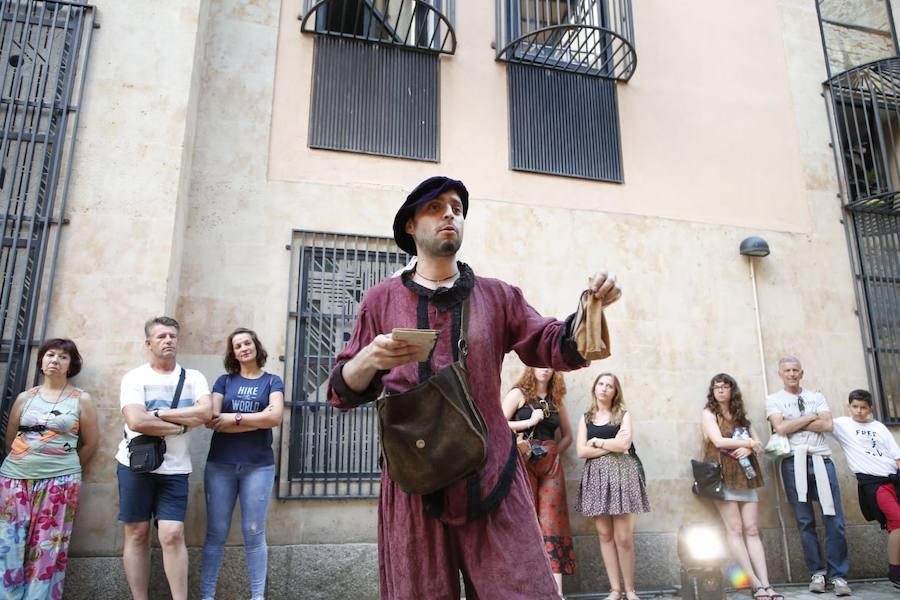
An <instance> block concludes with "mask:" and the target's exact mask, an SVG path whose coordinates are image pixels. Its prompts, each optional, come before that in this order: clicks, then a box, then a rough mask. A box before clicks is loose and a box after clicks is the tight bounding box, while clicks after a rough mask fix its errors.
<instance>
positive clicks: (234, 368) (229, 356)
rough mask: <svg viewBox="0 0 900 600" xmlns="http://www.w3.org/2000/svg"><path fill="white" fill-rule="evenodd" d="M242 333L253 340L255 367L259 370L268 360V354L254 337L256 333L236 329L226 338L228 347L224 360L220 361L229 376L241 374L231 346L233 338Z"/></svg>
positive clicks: (244, 328)
mask: <svg viewBox="0 0 900 600" xmlns="http://www.w3.org/2000/svg"><path fill="white" fill-rule="evenodd" d="M242 333H246V334H247V335H249V336H250V339H252V340H253V345H254V346H256V366H257V367H259V368H260V369H261V368H263V366H264V365H265V364H266V359H267V358H269V353H268V352H266V349H265V348H263V345H262V342H260V341H259V337H258V336H257V335H256V332H255V331H253V330H252V329H247V328H246V327H238V328H237V329H235V330H234V331H232V332H231V335H229V336H228V347H227V348H225V360H224V361H222V362H223V363H224V364H225V370H226V371H227V372H228V374H229V375H237V374H238V373H240V372H241V363H240V362H238V359H237V357H236V356H235V355H234V345H233V344H232V342H233V340H234V336H236V335H240V334H242Z"/></svg>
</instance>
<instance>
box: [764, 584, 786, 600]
mask: <svg viewBox="0 0 900 600" xmlns="http://www.w3.org/2000/svg"><path fill="white" fill-rule="evenodd" d="M766 591H768V592H769V598H771V599H772V600H784V594H779V593H778V592H776V591H775V588H773V587H772V586H771V585H770V586H769V587H767V588H766Z"/></svg>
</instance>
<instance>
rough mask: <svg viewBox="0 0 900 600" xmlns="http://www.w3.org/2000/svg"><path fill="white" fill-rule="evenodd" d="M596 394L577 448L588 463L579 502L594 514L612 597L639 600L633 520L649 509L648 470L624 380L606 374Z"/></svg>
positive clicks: (595, 387) (596, 386) (597, 384)
mask: <svg viewBox="0 0 900 600" xmlns="http://www.w3.org/2000/svg"><path fill="white" fill-rule="evenodd" d="M591 396H592V401H591V408H590V410H589V411H588V412H587V413H586V414H585V415H584V418H583V419H580V420H579V423H578V441H577V446H576V448H577V451H578V456H579V458H584V459H585V464H584V471H583V472H582V475H581V486H580V488H579V490H578V501H577V502H576V503H575V505H576V507H577V508H578V511H579V512H581V513H582V514H584V515H585V516H588V517H593V518H594V525H595V526H596V528H597V535H598V536H599V537H600V551H601V553H602V555H603V565H604V567H606V573H607V575H608V576H609V582H610V585H611V587H612V591H611V592H610V594H609V596H607V600H620V599H622V598H623V597H624V598H627V599H628V600H637V598H638V596H637V594H636V593H635V590H634V541H633V531H634V522H635V517H636V513H642V512H648V511H649V510H650V502H649V500H648V499H647V487H646V481H645V479H644V469H643V466H642V465H641V461H640V459H639V458H638V457H637V453H636V452H635V450H634V445H633V444H632V443H631V434H632V421H631V414H630V413H629V412H628V411H627V410H625V404H624V398H623V396H622V385H621V384H620V383H619V379H618V378H617V377H616V376H615V375H613V374H612V373H601V374H600V375H598V376H597V379H595V380H594V385H593V386H592V387H591ZM623 592H624V594H623Z"/></svg>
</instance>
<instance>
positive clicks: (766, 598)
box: [751, 587, 784, 600]
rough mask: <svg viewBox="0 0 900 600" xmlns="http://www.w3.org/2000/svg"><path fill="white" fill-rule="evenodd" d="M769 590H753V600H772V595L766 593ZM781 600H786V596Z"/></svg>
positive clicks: (762, 588)
mask: <svg viewBox="0 0 900 600" xmlns="http://www.w3.org/2000/svg"><path fill="white" fill-rule="evenodd" d="M767 589H768V588H764V587H758V588H753V595H752V596H751V597H752V598H753V600H772V595H771V594H769V593H768V592H767V591H766V590H767ZM760 592H762V593H760ZM781 598H782V600H784V596H782V597H781Z"/></svg>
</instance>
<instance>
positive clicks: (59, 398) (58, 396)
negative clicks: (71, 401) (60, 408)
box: [41, 383, 69, 404]
mask: <svg viewBox="0 0 900 600" xmlns="http://www.w3.org/2000/svg"><path fill="white" fill-rule="evenodd" d="M67 389H69V384H68V383H67V384H66V385H64V386H63V388H62V389H61V390H59V394H57V395H56V400H54V401H53V402H50V401H49V400H46V399H45V400H44V402H46V403H47V404H59V403H60V401H61V400H65V398H63V392H65V391H66V390H67ZM41 397H42V398H43V397H44V394H41ZM68 397H69V396H68V395H67V396H66V398H68Z"/></svg>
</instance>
